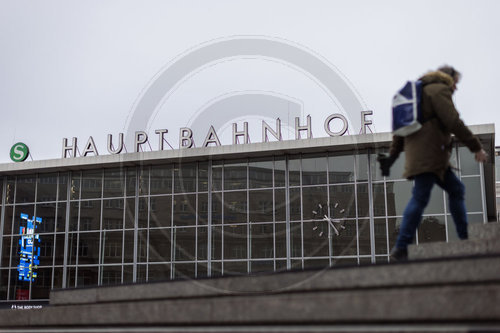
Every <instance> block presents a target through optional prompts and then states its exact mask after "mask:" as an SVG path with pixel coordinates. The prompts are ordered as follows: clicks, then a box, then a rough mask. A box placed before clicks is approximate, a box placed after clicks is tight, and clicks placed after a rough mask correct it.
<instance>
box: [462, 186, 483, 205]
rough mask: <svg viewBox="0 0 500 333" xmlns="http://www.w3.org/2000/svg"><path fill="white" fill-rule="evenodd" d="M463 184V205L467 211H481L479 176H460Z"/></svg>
mask: <svg viewBox="0 0 500 333" xmlns="http://www.w3.org/2000/svg"><path fill="white" fill-rule="evenodd" d="M462 182H463V183H464V185H465V207H467V211H468V212H471V213H472V212H481V211H482V210H483V200H482V198H483V196H482V192H481V178H480V177H467V178H462Z"/></svg>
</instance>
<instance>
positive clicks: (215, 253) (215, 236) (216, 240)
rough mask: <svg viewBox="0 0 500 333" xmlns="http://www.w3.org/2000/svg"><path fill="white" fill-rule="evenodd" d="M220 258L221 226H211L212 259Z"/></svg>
mask: <svg viewBox="0 0 500 333" xmlns="http://www.w3.org/2000/svg"><path fill="white" fill-rule="evenodd" d="M220 259H222V227H221V226H219V227H212V260H220Z"/></svg>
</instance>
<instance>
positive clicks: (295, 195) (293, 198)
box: [289, 188, 302, 221]
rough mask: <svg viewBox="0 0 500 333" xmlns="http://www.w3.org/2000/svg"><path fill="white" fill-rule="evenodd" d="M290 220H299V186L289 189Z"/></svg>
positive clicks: (300, 217)
mask: <svg viewBox="0 0 500 333" xmlns="http://www.w3.org/2000/svg"><path fill="white" fill-rule="evenodd" d="M289 196H290V198H289V200H290V221H301V220H302V212H301V206H302V204H301V200H300V188H291V189H290V195H289Z"/></svg>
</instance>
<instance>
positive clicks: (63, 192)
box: [57, 173, 69, 200]
mask: <svg viewBox="0 0 500 333" xmlns="http://www.w3.org/2000/svg"><path fill="white" fill-rule="evenodd" d="M68 179H69V176H68V174H67V173H60V174H59V185H58V186H59V197H58V198H57V200H66V199H67V197H68Z"/></svg>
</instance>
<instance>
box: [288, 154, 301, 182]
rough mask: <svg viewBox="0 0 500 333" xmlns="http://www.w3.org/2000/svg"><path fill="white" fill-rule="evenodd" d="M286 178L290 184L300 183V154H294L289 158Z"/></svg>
mask: <svg viewBox="0 0 500 333" xmlns="http://www.w3.org/2000/svg"><path fill="white" fill-rule="evenodd" d="M288 179H289V183H290V186H299V185H300V156H294V157H290V158H289V160H288Z"/></svg>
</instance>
